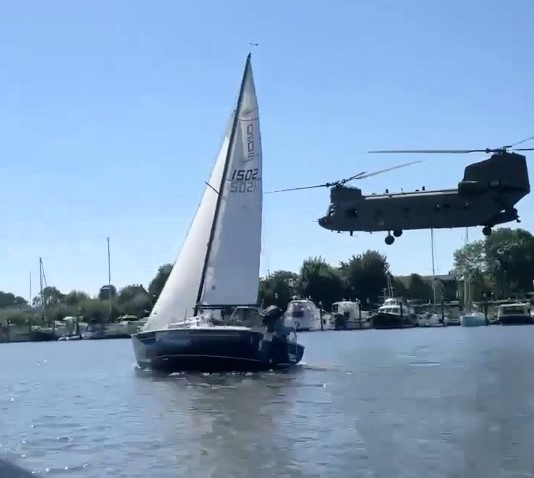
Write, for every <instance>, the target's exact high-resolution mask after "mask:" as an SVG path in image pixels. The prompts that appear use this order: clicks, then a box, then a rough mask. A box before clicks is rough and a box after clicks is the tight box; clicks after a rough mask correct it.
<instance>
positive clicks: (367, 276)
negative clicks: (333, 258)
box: [340, 251, 389, 302]
mask: <svg viewBox="0 0 534 478" xmlns="http://www.w3.org/2000/svg"><path fill="white" fill-rule="evenodd" d="M340 270H341V273H342V276H343V277H344V278H345V280H346V283H347V287H348V292H349V294H350V297H351V298H355V297H357V298H358V299H360V300H361V301H362V302H365V301H367V299H370V300H375V299H377V298H378V297H379V296H380V295H381V294H382V291H383V290H384V288H386V287H387V274H388V273H389V264H388V263H387V259H386V256H384V255H382V254H380V253H379V252H377V251H366V252H364V253H363V254H360V255H358V256H352V257H351V258H350V259H349V260H348V261H347V262H341V265H340Z"/></svg>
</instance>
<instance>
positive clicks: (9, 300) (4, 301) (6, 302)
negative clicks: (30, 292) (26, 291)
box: [0, 291, 28, 309]
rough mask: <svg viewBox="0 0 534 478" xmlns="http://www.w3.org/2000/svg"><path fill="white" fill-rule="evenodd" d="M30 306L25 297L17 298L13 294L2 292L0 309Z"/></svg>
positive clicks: (0, 293) (0, 292)
mask: <svg viewBox="0 0 534 478" xmlns="http://www.w3.org/2000/svg"><path fill="white" fill-rule="evenodd" d="M27 304H28V302H27V301H26V299H24V297H20V296H15V294H12V293H11V292H2V291H0V309H1V308H4V307H19V308H21V307H24V306H26V305H27Z"/></svg>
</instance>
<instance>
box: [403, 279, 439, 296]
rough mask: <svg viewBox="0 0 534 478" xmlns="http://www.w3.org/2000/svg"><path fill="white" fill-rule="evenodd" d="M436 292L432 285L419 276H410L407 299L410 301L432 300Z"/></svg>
mask: <svg viewBox="0 0 534 478" xmlns="http://www.w3.org/2000/svg"><path fill="white" fill-rule="evenodd" d="M433 296H434V291H433V289H432V285H431V284H429V283H428V282H426V281H425V280H424V279H423V278H422V277H421V276H420V275H419V274H410V277H409V278H408V288H407V291H406V297H408V298H409V299H418V300H432V299H433Z"/></svg>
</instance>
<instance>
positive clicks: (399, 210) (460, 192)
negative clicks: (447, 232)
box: [270, 136, 534, 245]
mask: <svg viewBox="0 0 534 478" xmlns="http://www.w3.org/2000/svg"><path fill="white" fill-rule="evenodd" d="M530 140H534V136H531V137H529V138H526V139H524V140H522V141H518V142H517V143H515V144H511V145H507V146H503V147H501V148H485V149H458V150H456V149H446V150H435V149H434V150H381V151H369V153H388V154H391V153H399V154H400V153H402V154H406V153H408V154H420V153H424V154H469V153H486V154H491V156H490V157H489V158H488V159H484V160H482V161H479V162H476V163H472V164H470V165H468V166H467V167H466V168H465V170H464V176H463V179H462V180H461V181H460V182H459V183H458V185H457V187H455V188H451V189H439V190H432V191H429V190H426V189H425V188H424V187H423V188H422V189H420V190H415V191H411V192H401V193H390V192H389V191H388V190H386V192H385V193H383V194H370V195H364V194H363V193H362V191H361V189H359V188H357V187H350V186H347V185H346V184H347V183H349V182H351V181H355V180H360V179H365V178H368V177H371V176H375V175H378V174H382V173H385V172H388V171H392V170H394V169H398V168H403V167H406V166H410V165H412V164H415V163H420V162H421V161H411V162H409V163H404V164H400V165H398V166H393V167H391V168H387V169H383V170H380V171H376V172H372V173H367V172H362V173H359V174H356V175H354V176H351V177H349V178H345V179H341V180H338V181H333V182H330V183H324V184H316V185H313V186H303V187H296V188H288V189H280V190H277V191H270V193H279V192H287V191H298V190H304V189H315V188H322V187H326V188H330V205H329V207H328V211H327V213H326V215H325V216H324V217H321V218H320V219H319V221H318V222H319V225H320V226H321V227H323V228H324V229H327V230H330V231H337V232H349V233H350V235H351V236H352V235H353V233H354V232H355V231H362V232H370V233H372V232H377V231H387V236H386V238H385V242H386V244H388V245H391V244H393V242H394V241H395V238H396V237H400V236H401V235H402V232H403V231H404V230H415V229H439V228H450V229H452V228H458V227H473V226H482V233H483V234H484V235H485V236H489V235H490V234H491V232H492V228H493V227H494V226H496V225H498V224H504V223H507V222H511V221H517V222H520V220H519V216H518V212H517V209H516V208H515V205H516V204H517V203H518V202H519V201H520V200H521V199H522V198H523V197H525V196H526V195H527V194H529V192H530V183H529V177H528V168H527V162H526V157H525V156H523V155H522V154H518V153H517V152H518V151H534V148H517V147H516V146H518V145H519V144H523V143H525V142H527V141H530Z"/></svg>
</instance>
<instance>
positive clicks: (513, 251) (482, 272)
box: [0, 228, 534, 321]
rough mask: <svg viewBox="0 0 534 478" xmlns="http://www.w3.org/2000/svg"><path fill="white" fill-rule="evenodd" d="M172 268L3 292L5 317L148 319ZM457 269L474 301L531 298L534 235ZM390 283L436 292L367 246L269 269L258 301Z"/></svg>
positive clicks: (465, 255) (408, 294) (473, 248)
mask: <svg viewBox="0 0 534 478" xmlns="http://www.w3.org/2000/svg"><path fill="white" fill-rule="evenodd" d="M171 270H172V264H164V265H162V266H161V267H160V268H159V269H158V271H157V273H156V275H155V277H154V278H153V279H152V280H151V281H150V284H149V286H148V289H145V288H144V287H143V286H142V285H139V284H132V285H128V286H126V287H123V288H122V289H120V290H118V291H117V289H116V288H115V287H114V286H113V285H111V287H109V286H108V285H104V286H102V287H101V288H100V290H99V291H98V294H97V295H96V297H91V296H90V295H89V294H88V293H86V292H83V291H77V290H73V291H71V292H69V293H67V294H64V293H62V292H61V291H60V290H58V289H57V288H56V287H46V288H45V289H44V290H43V291H42V293H41V294H39V295H38V296H37V297H35V298H33V299H32V304H31V306H30V304H28V303H27V301H26V300H25V299H24V298H22V297H19V296H15V295H14V294H11V293H6V292H0V321H3V320H6V319H9V320H12V321H22V320H27V319H28V318H30V317H32V318H34V317H41V318H42V317H43V315H44V317H45V320H48V321H52V320H57V319H61V318H63V317H65V316H84V317H86V318H93V319H106V318H108V317H109V311H110V309H111V318H112V319H116V318H118V317H120V316H123V315H135V316H137V317H143V316H146V315H147V314H149V313H150V311H151V309H152V307H153V306H154V304H155V302H156V300H157V298H158V297H159V294H160V293H161V290H162V289H163V286H164V285H165V282H166V281H167V278H168V277H169V274H170V272H171ZM452 272H453V274H455V275H456V276H457V277H458V278H459V279H462V278H465V279H466V280H468V281H469V283H470V284H471V297H472V299H473V300H484V299H486V300H487V299H500V298H506V297H509V296H513V295H521V294H522V295H524V294H525V293H527V292H530V291H531V290H532V289H533V282H532V281H533V280H534V236H532V235H531V234H530V233H529V232H528V231H525V230H523V229H510V228H501V229H497V230H495V231H494V232H493V234H492V235H491V236H488V237H486V238H485V239H483V240H479V241H474V242H471V243H469V244H466V245H465V246H464V247H462V248H460V249H458V250H457V251H456V252H455V253H454V270H453V271H452ZM388 281H389V282H390V284H391V285H392V287H393V288H394V291H395V294H396V295H398V296H402V297H405V298H407V299H420V300H432V298H433V296H434V291H433V288H432V284H431V283H430V282H429V281H427V280H424V279H423V277H421V276H420V275H418V274H411V275H410V276H408V277H395V276H393V274H392V273H391V271H390V265H389V263H388V262H387V258H386V256H384V255H382V254H381V253H379V252H377V251H373V250H368V251H365V252H363V253H362V254H359V255H354V256H352V257H351V258H349V259H348V260H346V261H342V262H340V263H339V264H338V265H331V264H329V263H327V262H326V261H325V260H324V259H323V258H322V257H310V258H308V259H306V260H304V262H303V263H302V266H301V268H300V270H299V272H298V273H296V272H292V271H285V270H279V271H275V272H273V273H272V274H268V275H267V276H266V277H262V278H261V279H260V287H259V294H258V300H259V303H260V304H263V305H264V306H268V305H277V306H279V307H280V308H282V309H285V308H286V307H287V304H288V302H289V301H290V300H292V299H293V298H296V297H298V298H309V299H311V300H313V301H314V302H315V303H317V304H319V303H321V304H322V306H323V307H324V308H325V309H326V310H328V309H329V308H330V306H331V304H332V303H333V302H336V301H339V300H354V299H359V300H360V301H361V302H362V304H363V305H364V307H365V306H369V307H370V306H372V305H374V304H376V303H378V302H380V300H381V297H382V296H383V295H384V291H385V289H386V288H387V287H388ZM458 289H459V290H460V296H458ZM461 289H462V288H461V287H460V288H458V287H457V284H456V283H455V282H452V283H449V284H446V287H445V289H444V290H443V292H442V298H443V300H455V299H457V298H460V299H462V296H461ZM43 312H44V314H43Z"/></svg>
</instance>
